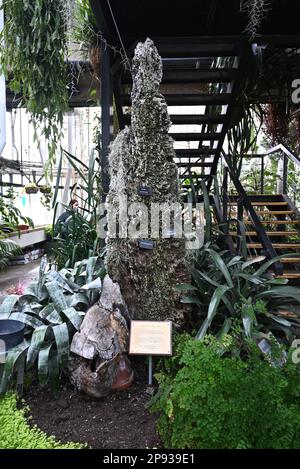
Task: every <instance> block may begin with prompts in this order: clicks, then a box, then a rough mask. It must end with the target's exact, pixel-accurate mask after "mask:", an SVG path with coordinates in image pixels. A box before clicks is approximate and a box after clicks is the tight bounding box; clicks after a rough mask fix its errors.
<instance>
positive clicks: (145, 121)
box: [107, 39, 189, 327]
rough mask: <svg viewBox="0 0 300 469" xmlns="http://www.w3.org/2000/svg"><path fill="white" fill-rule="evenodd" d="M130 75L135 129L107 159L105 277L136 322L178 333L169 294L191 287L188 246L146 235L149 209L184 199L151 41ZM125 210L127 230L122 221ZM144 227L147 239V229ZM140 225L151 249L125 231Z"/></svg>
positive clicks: (177, 312)
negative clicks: (143, 212)
mask: <svg viewBox="0 0 300 469" xmlns="http://www.w3.org/2000/svg"><path fill="white" fill-rule="evenodd" d="M132 71H133V89H132V118H131V123H132V125H131V128H130V127H126V128H125V129H124V130H123V131H122V132H120V133H119V135H118V136H117V138H116V139H115V141H114V143H113V144H112V147H111V153H110V156H109V164H110V176H111V183H110V191H109V194H108V198H107V204H108V205H107V206H108V221H109V226H112V223H111V222H112V221H113V219H115V217H116V216H117V217H118V220H119V226H118V228H119V230H118V231H119V233H118V234H119V236H118V237H115V233H113V230H112V229H111V228H110V232H109V233H108V254H107V270H108V274H109V275H110V277H111V278H112V279H113V280H114V281H117V282H118V283H119V285H120V288H121V291H122V294H123V296H124V299H125V301H126V304H127V306H128V309H129V313H130V314H131V317H132V318H133V319H144V320H147V319H149V320H172V321H173V323H174V324H175V326H178V327H180V326H182V325H183V324H184V320H185V313H186V306H185V305H183V304H182V303H180V297H179V294H178V293H177V292H175V291H174V287H175V285H176V284H178V283H187V282H189V273H188V270H187V267H186V262H185V260H186V251H185V241H184V239H183V238H182V237H181V238H180V237H176V238H174V237H173V238H172V237H170V238H163V237H162V236H161V234H162V233H161V229H160V231H159V234H158V233H153V232H152V233H151V222H152V221H153V218H154V215H153V213H154V212H153V207H154V206H155V205H153V204H160V206H161V204H165V206H166V207H168V206H170V205H174V204H177V206H178V204H180V203H181V200H180V195H179V180H178V172H177V167H176V164H175V163H174V162H173V157H174V150H173V141H172V139H171V138H170V137H169V135H168V130H169V128H170V125H171V122H170V118H169V115H168V110H167V104H166V101H165V99H164V97H163V96H162V95H161V94H160V93H159V85H160V82H161V79H162V61H161V58H160V56H159V54H158V52H157V49H156V47H155V46H154V44H153V42H152V41H151V40H150V39H147V40H146V41H145V43H139V44H138V45H137V47H136V50H135V55H134V59H133V70H132ZM126 204H127V207H126ZM132 204H145V205H146V207H147V208H148V219H147V220H145V217H144V218H143V217H142V218H141V216H140V213H138V210H137V209H136V207H138V206H137V205H135V206H134V207H135V210H134V209H132V208H133V205H132ZM127 211H128V215H127V221H128V227H127V228H128V230H126V226H125V225H126V224H125V222H124V220H125V216H126V213H127ZM151 217H152V218H151ZM122 220H123V222H122ZM141 220H142V223H140V222H141ZM147 221H148V225H147V226H149V233H146V232H145V229H144V227H145V223H146V222H147ZM139 223H140V224H141V230H140V233H139V237H140V238H142V239H147V240H152V241H154V243H155V244H154V246H153V249H143V247H141V245H139V243H138V240H137V239H132V238H130V227H132V226H133V227H134V226H135V227H138V226H139ZM126 231H129V232H126ZM171 234H172V228H171V230H170V235H171ZM120 236H121V237H120Z"/></svg>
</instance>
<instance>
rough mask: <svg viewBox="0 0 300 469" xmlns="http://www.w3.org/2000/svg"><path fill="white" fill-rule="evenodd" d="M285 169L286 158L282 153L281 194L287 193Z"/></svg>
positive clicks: (286, 164)
mask: <svg viewBox="0 0 300 469" xmlns="http://www.w3.org/2000/svg"><path fill="white" fill-rule="evenodd" d="M287 168H288V157H287V155H286V154H285V153H284V155H283V176H282V192H283V194H286V193H287Z"/></svg>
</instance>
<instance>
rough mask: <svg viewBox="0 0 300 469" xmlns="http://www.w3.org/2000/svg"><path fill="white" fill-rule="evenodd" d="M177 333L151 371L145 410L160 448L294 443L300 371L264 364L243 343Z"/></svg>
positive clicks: (298, 431)
mask: <svg viewBox="0 0 300 469" xmlns="http://www.w3.org/2000/svg"><path fill="white" fill-rule="evenodd" d="M236 350H237V349H236V344H235V340H234V339H233V338H232V337H231V336H224V339H223V341H222V342H217V340H216V339H215V338H213V337H212V336H207V337H206V338H205V340H204V341H198V340H195V339H193V338H191V337H190V336H188V335H184V336H182V337H181V338H180V340H179V341H178V343H177V346H176V353H175V355H174V356H173V357H171V358H168V359H165V367H164V371H162V372H160V373H159V374H158V375H157V378H158V381H159V390H158V392H157V394H156V395H155V396H154V397H153V399H152V410H153V411H159V412H160V413H161V415H160V417H159V423H158V429H159V432H160V434H161V436H162V439H163V442H164V445H165V447H167V448H224V449H227V448H267V449H268V448H300V400H299V397H300V370H299V367H297V366H296V365H293V364H292V363H290V362H289V361H288V363H287V364H286V365H285V366H284V367H282V368H279V367H275V366H272V365H270V364H269V363H268V362H267V361H265V360H263V359H262V358H261V357H260V356H259V351H258V348H257V347H256V346H254V344H251V342H249V358H248V360H247V361H244V360H243V359H242V358H241V357H240V356H239V355H237V354H236Z"/></svg>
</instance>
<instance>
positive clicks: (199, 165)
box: [176, 161, 212, 168]
mask: <svg viewBox="0 0 300 469" xmlns="http://www.w3.org/2000/svg"><path fill="white" fill-rule="evenodd" d="M176 164H177V166H178V168H187V167H188V166H190V167H193V168H210V167H211V166H212V163H193V162H192V161H191V162H187V163H176Z"/></svg>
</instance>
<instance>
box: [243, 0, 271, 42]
mask: <svg viewBox="0 0 300 469" xmlns="http://www.w3.org/2000/svg"><path fill="white" fill-rule="evenodd" d="M270 1H271V0H241V3H240V11H241V12H242V13H247V15H248V24H247V26H246V28H245V32H246V33H248V34H249V36H250V38H251V39H254V38H255V36H257V33H258V31H259V28H260V25H261V22H262V20H263V19H264V17H265V16H266V14H267V12H268V11H269V9H270V8H269V6H270Z"/></svg>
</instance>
